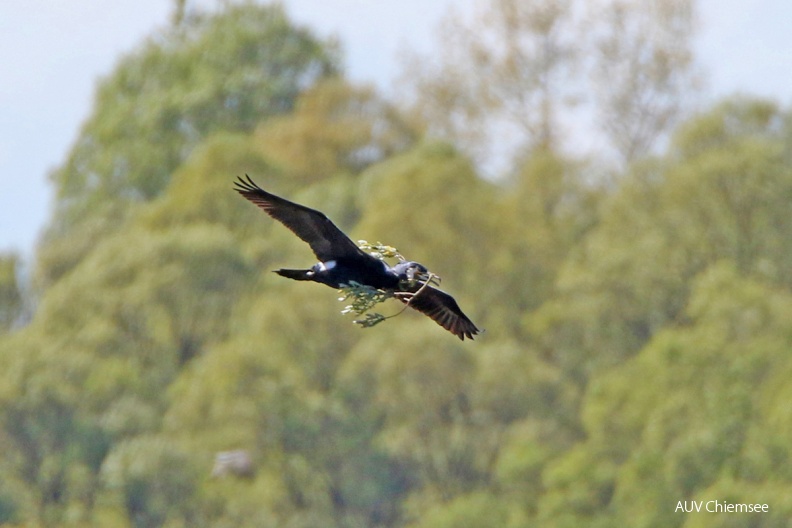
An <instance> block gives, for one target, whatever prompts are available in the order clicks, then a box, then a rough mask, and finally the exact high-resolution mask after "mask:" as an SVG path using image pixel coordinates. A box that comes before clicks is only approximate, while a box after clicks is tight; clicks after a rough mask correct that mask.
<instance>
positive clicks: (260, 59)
mask: <svg viewBox="0 0 792 528" xmlns="http://www.w3.org/2000/svg"><path fill="white" fill-rule="evenodd" d="M337 63H338V59H337V58H336V52H335V49H334V48H333V46H332V45H331V44H329V43H323V42H321V41H320V40H318V39H317V38H315V37H314V36H313V35H312V34H311V33H310V32H309V31H308V30H306V29H302V28H298V27H295V26H294V25H292V24H291V23H290V21H289V20H288V19H287V18H286V15H285V14H284V12H283V9H282V7H280V6H278V5H274V6H259V5H256V4H254V3H251V2H247V3H242V4H229V5H228V6H227V7H226V8H225V9H223V10H221V11H218V12H217V13H215V14H196V15H193V16H190V17H187V18H186V19H185V20H184V22H183V23H182V24H180V25H178V26H169V27H167V28H165V29H163V30H162V31H161V32H160V33H159V34H157V35H156V36H155V37H153V38H151V39H149V40H148V41H147V42H146V44H145V45H144V46H142V48H141V49H140V50H138V51H136V52H134V53H132V54H130V55H128V56H127V57H126V58H125V59H124V60H123V61H122V62H121V63H120V64H119V66H118V67H117V68H116V70H115V71H114V72H113V74H112V75H110V76H109V77H108V78H107V79H105V80H104V81H103V82H102V83H101V84H100V85H99V88H98V91H97V96H96V103H95V109H94V112H93V115H92V116H91V117H90V118H89V119H88V121H87V122H86V123H85V124H84V126H83V128H82V130H81V132H80V136H79V137H78V139H77V141H76V143H75V146H74V148H73V149H72V151H71V152H70V154H69V157H68V159H67V160H66V162H65V163H64V164H63V165H62V166H61V167H60V168H58V169H57V170H55V171H54V172H53V173H52V176H51V177H52V180H53V182H54V183H55V185H56V191H57V192H56V202H55V207H56V210H55V216H54V218H53V220H52V221H51V222H50V227H49V229H48V231H47V233H46V235H45V237H44V239H43V242H42V243H41V245H40V254H39V259H38V268H39V270H38V275H39V278H40V280H41V281H43V284H44V285H46V284H49V283H51V282H52V281H53V280H55V279H56V278H57V277H59V276H61V275H62V274H63V273H65V272H66V271H68V270H69V269H71V268H72V267H73V266H74V264H75V263H76V262H77V261H78V260H79V259H80V258H81V257H82V256H83V255H84V254H85V252H86V251H87V250H88V249H90V247H92V245H93V244H94V242H95V240H96V239H97V238H98V237H100V236H103V234H106V233H108V232H111V231H112V230H113V229H115V228H116V227H117V226H119V225H120V224H121V223H122V222H123V220H124V219H125V218H126V216H127V213H128V211H129V209H130V206H131V205H134V204H136V203H140V202H144V201H147V200H150V199H152V198H153V197H155V196H157V195H158V194H159V193H160V192H161V191H162V190H163V189H164V188H165V186H166V185H167V183H168V181H169V179H170V176H171V173H172V172H173V171H174V169H176V167H177V166H178V165H179V164H180V163H181V162H183V161H184V160H185V158H186V157H187V156H188V155H189V153H190V152H191V151H192V149H193V148H194V147H195V145H197V144H198V143H199V142H200V141H201V140H202V139H203V138H205V137H206V136H207V135H209V134H211V133H212V132H214V131H218V130H226V131H250V130H252V129H253V128H254V127H255V126H256V125H257V124H258V123H259V122H260V121H261V120H263V119H266V118H268V117H271V116H273V115H277V114H282V113H285V112H288V111H290V110H291V109H292V108H293V106H294V102H295V99H296V97H297V95H298V94H299V93H300V92H301V91H303V90H305V89H307V88H309V87H310V86H312V85H313V84H314V83H315V82H317V80H318V79H320V78H322V77H326V76H328V75H333V74H334V73H335V72H336V70H337ZM67 237H68V239H69V244H67V245H64V244H61V243H59V242H58V241H62V240H64V239H66V238H67Z"/></svg>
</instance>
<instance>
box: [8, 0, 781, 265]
mask: <svg viewBox="0 0 792 528" xmlns="http://www.w3.org/2000/svg"><path fill="white" fill-rule="evenodd" d="M474 2H475V0H398V1H395V0H379V1H373V0H284V1H283V3H284V5H285V6H286V9H287V11H288V12H289V14H290V15H291V16H292V18H293V19H294V20H295V21H296V22H298V23H301V24H307V25H309V26H310V27H312V28H314V29H315V31H316V32H317V33H318V34H319V35H320V36H324V37H327V36H330V35H336V36H338V37H339V38H340V40H341V42H342V44H343V47H344V50H345V61H346V66H347V72H348V74H349V76H350V77H351V78H352V80H354V81H357V82H369V83H376V84H377V85H378V86H379V87H380V88H381V89H382V90H384V91H387V90H388V89H389V85H390V82H391V81H392V80H393V79H394V77H395V76H396V75H398V72H399V68H400V62H399V57H400V55H401V53H402V52H403V51H404V50H406V49H413V50H421V51H424V52H426V51H429V50H430V49H431V47H432V45H433V44H434V43H435V41H434V39H433V37H432V32H433V30H434V29H435V28H436V27H437V24H438V23H439V21H440V19H441V18H442V16H443V13H444V12H446V11H447V10H448V9H449V7H450V6H455V7H456V8H457V9H460V10H463V11H467V10H469V9H470V6H471V5H473V4H474ZM699 2H700V3H699V12H700V16H701V26H700V32H699V34H700V37H699V39H698V45H697V51H698V56H699V61H700V63H701V64H702V66H703V68H704V70H705V75H706V77H707V86H708V95H709V97H708V99H713V98H717V97H720V96H723V95H727V94H731V93H735V92H741V93H749V94H756V95H762V96H766V97H771V98H773V99H775V100H777V101H779V102H780V103H782V104H784V105H789V103H790V102H792V31H790V27H791V26H790V24H792V1H790V0H699ZM192 3H193V4H194V3H196V2H192ZM197 3H199V4H208V5H214V2H213V1H211V0H204V1H199V2H197ZM172 4H173V2H172V1H171V0H114V1H112V2H108V1H107V0H2V1H0V251H4V250H9V249H11V250H16V251H20V252H22V253H23V254H25V256H26V257H27V258H30V256H31V252H32V248H33V246H34V244H35V241H36V238H37V236H38V234H39V233H40V230H41V228H42V227H43V225H44V224H45V223H46V222H47V219H48V216H49V207H50V206H51V202H52V197H51V195H52V189H51V186H50V185H49V184H48V182H47V173H48V172H49V171H50V170H51V169H52V168H53V167H55V166H57V165H59V164H61V163H62V161H63V160H64V158H65V156H66V153H67V152H68V150H69V148H70V147H71V144H72V142H73V141H74V140H75V138H76V137H77V134H78V131H79V127H80V124H81V123H82V121H83V120H84V119H86V118H87V116H88V114H89V112H90V108H91V103H92V98H93V90H94V88H95V86H96V81H97V79H98V78H99V77H100V76H102V75H106V74H108V73H109V72H110V71H112V69H113V66H114V64H115V62H116V60H117V59H118V57H119V55H121V54H123V53H125V52H128V51H130V50H133V49H134V48H135V47H136V45H137V44H139V43H140V42H141V40H142V39H143V38H144V37H145V36H146V35H148V34H149V33H150V32H151V31H152V30H153V29H154V28H156V27H158V26H161V25H163V24H165V23H167V21H168V15H169V13H170V9H171V6H172Z"/></svg>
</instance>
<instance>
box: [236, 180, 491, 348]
mask: <svg viewBox="0 0 792 528" xmlns="http://www.w3.org/2000/svg"><path fill="white" fill-rule="evenodd" d="M245 177H246V178H247V181H245V180H243V179H242V178H239V177H238V178H237V179H238V181H237V182H235V186H236V187H235V190H236V191H237V192H239V194H241V195H242V196H244V197H245V198H247V199H248V200H250V201H251V202H253V203H254V204H256V205H257V206H259V207H260V208H261V209H263V210H264V211H265V212H266V213H267V214H268V215H270V216H271V217H272V218H274V219H275V220H277V221H278V222H280V223H282V224H283V225H285V226H286V227H288V228H289V229H290V230H291V231H292V232H294V234H295V235H297V236H298V237H300V238H301V239H302V240H303V241H304V242H307V243H308V245H309V246H311V249H312V250H313V252H314V254H315V255H316V258H318V259H319V262H318V263H317V264H314V265H313V266H312V267H310V268H309V269H279V270H276V271H275V273H277V274H278V275H281V276H282V277H287V278H289V279H294V280H299V281H314V282H319V283H322V284H326V285H328V286H330V287H332V288H340V287H342V286H346V285H349V284H351V283H353V282H356V283H358V284H361V285H366V286H370V287H372V288H375V289H378V290H384V291H387V292H391V293H396V294H398V293H407V294H413V295H396V297H397V298H398V299H399V300H401V301H402V302H403V303H405V304H407V305H408V306H409V307H411V308H414V309H416V310H418V311H419V312H421V313H424V314H426V315H428V316H429V317H431V318H432V319H433V320H434V321H435V322H436V323H437V324H439V325H440V326H442V327H443V328H445V329H446V330H448V331H449V332H451V333H452V334H454V335H456V336H457V337H459V339H462V340H463V341H464V339H465V338H466V337H467V338H468V339H473V336H474V335H476V334H478V333H479V329H478V328H476V325H474V324H473V322H472V321H471V320H470V319H468V317H467V316H466V315H465V314H464V313H462V310H461V309H460V308H459V305H458V304H457V303H456V301H455V300H454V298H453V297H451V296H450V295H448V294H447V293H446V292H444V291H442V290H439V289H437V288H434V287H432V286H430V285H429V284H426V281H427V280H428V279H429V274H428V270H427V269H426V267H424V266H422V265H421V264H418V263H417V262H411V261H406V262H399V263H398V264H396V265H395V266H393V267H391V266H388V265H387V264H386V263H385V262H384V261H382V260H380V259H378V258H376V257H373V256H371V255H369V254H368V253H366V252H365V251H363V250H362V249H360V248H359V247H358V246H357V245H356V244H355V243H354V242H352V240H350V238H349V237H348V236H346V235H345V234H344V233H343V232H342V231H341V230H340V229H338V228H337V227H336V226H335V224H333V222H331V221H330V219H329V218H327V216H325V214H324V213H322V212H320V211H316V210H314V209H310V208H308V207H305V206H304V205H300V204H297V203H294V202H290V201H289V200H286V199H284V198H281V197H279V196H275V195H274V194H271V193H268V192H267V191H265V190H263V189H261V188H260V187H259V186H258V185H256V184H255V183H254V182H253V180H251V179H250V176H248V175H245ZM416 279H417V280H416Z"/></svg>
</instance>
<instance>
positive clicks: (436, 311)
mask: <svg viewBox="0 0 792 528" xmlns="http://www.w3.org/2000/svg"><path fill="white" fill-rule="evenodd" d="M399 299H400V300H401V301H402V302H403V303H405V304H407V305H408V306H410V308H414V309H416V310H418V311H419V312H421V313H423V314H425V315H428V316H429V317H431V318H432V319H433V320H434V322H436V323H437V324H439V325H440V326H442V327H443V328H445V329H446V330H448V331H449V332H451V333H452V334H454V335H455V336H457V337H458V338H459V339H461V340H463V341H464V340H465V338H466V337H467V338H468V339H473V336H474V335H476V334H478V333H479V332H480V330H479V329H478V328H476V325H474V324H473V321H471V320H470V319H468V317H467V316H466V315H465V314H464V313H463V312H462V310H461V309H460V308H459V305H458V304H457V302H456V301H455V300H454V298H453V297H451V296H450V295H448V294H447V293H446V292H444V291H443V290H438V289H437V288H432V287H431V286H427V287H425V288H423V290H421V291H420V293H417V294H415V295H414V296H413V297H412V298H411V299H410V298H407V299H405V298H403V297H401V296H399Z"/></svg>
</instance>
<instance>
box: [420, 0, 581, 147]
mask: <svg viewBox="0 0 792 528" xmlns="http://www.w3.org/2000/svg"><path fill="white" fill-rule="evenodd" d="M572 4H573V3H572V1H571V0H562V1H558V0H530V1H524V0H523V1H518V0H488V1H487V2H483V3H482V4H481V7H480V10H479V13H478V14H477V16H476V17H475V18H474V19H473V20H471V21H463V20H462V19H461V18H460V17H458V16H449V17H448V18H447V19H446V20H445V22H444V24H443V26H442V27H441V29H440V34H441V37H442V43H441V45H440V46H441V47H440V59H439V60H426V59H424V58H418V57H414V58H413V59H412V60H411V61H410V63H409V66H408V70H407V72H406V75H405V77H407V78H409V79H410V84H411V85H412V92H410V97H411V100H410V101H409V103H410V104H411V105H412V106H413V107H414V109H415V111H416V113H417V114H418V115H419V116H420V119H421V121H422V122H423V123H424V124H425V125H426V126H427V128H428V130H429V132H430V133H433V134H436V135H438V136H440V137H442V138H445V139H449V140H452V141H454V142H456V144H457V145H459V146H462V147H463V148H465V149H466V150H467V151H468V152H471V153H473V154H474V155H475V156H476V157H481V155H482V154H484V155H486V154H487V153H488V152H486V151H487V150H488V148H489V147H494V146H495V143H496V142H495V141H494V140H493V139H492V135H493V134H495V133H496V131H497V130H502V129H503V127H506V128H507V129H509V130H513V131H514V132H516V134H518V136H519V138H520V139H519V140H518V141H517V142H516V143H517V145H512V146H518V147H520V148H523V149H527V150H532V149H533V148H541V149H548V150H555V148H556V147H558V143H557V141H558V139H559V136H560V134H561V132H560V130H559V121H558V112H559V110H560V108H561V107H562V106H564V105H565V104H567V103H568V97H567V96H568V95H569V91H568V87H569V84H568V83H567V82H566V80H567V79H568V78H569V76H570V74H571V72H572V71H573V67H574V65H575V61H576V52H577V49H576V46H575V45H574V44H573V42H574V35H573V34H572V33H571V31H570V29H571V26H572V16H573V10H572ZM497 143H498V144H500V146H501V147H502V142H501V141H500V140H499V141H498V142H497Z"/></svg>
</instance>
